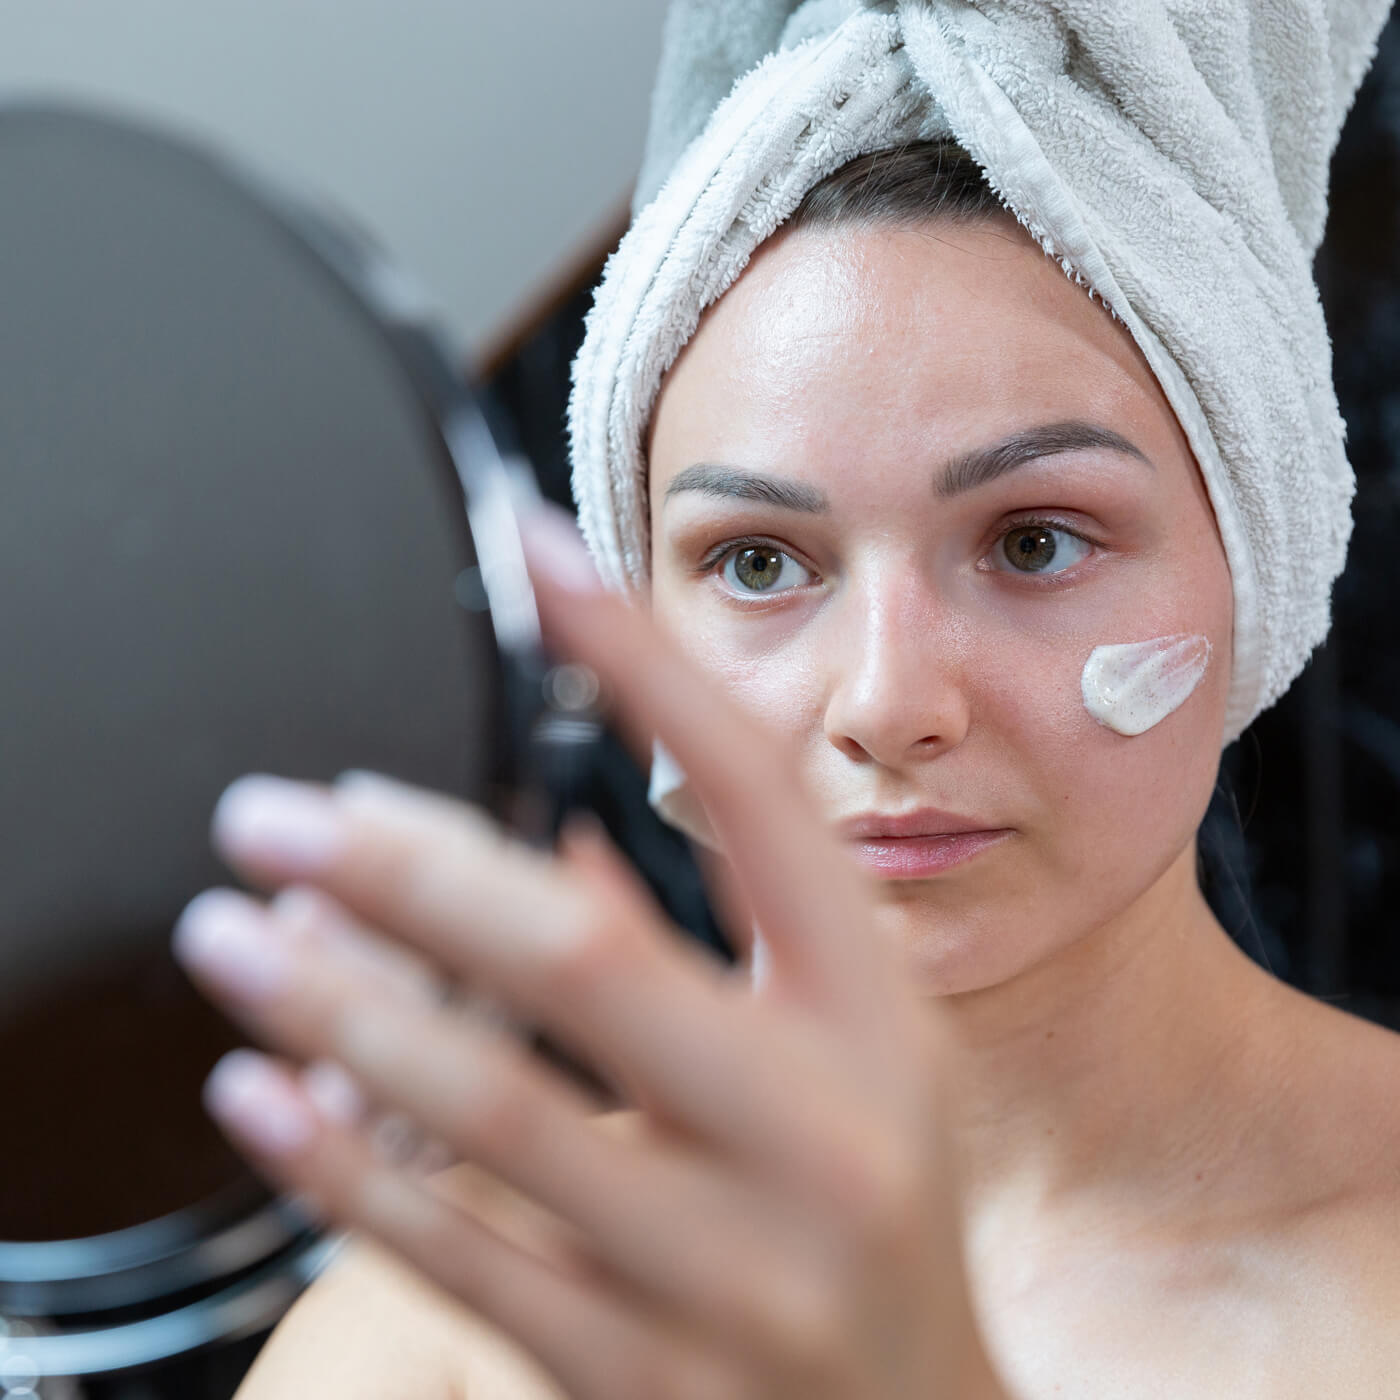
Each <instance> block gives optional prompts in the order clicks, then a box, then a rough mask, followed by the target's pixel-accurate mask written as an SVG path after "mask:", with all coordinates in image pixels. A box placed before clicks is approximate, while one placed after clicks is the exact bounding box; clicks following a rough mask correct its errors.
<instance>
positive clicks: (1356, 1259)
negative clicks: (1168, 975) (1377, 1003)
mask: <svg viewBox="0 0 1400 1400" xmlns="http://www.w3.org/2000/svg"><path fill="white" fill-rule="evenodd" d="M1299 1000H1300V1001H1301V1002H1303V1003H1306V1004H1305V1005H1304V1006H1302V1007H1301V1008H1300V1010H1299V1015H1298V1019H1297V1022H1296V1026H1297V1029H1298V1031H1299V1032H1300V1041H1299V1054H1298V1061H1297V1063H1298V1065H1299V1068H1298V1069H1297V1070H1296V1073H1297V1075H1298V1077H1299V1079H1300V1080H1301V1081H1302V1084H1303V1088H1304V1093H1303V1094H1300V1096H1299V1097H1300V1099H1301V1100H1302V1101H1303V1102H1304V1103H1305V1104H1306V1112H1305V1115H1303V1116H1301V1117H1300V1118H1299V1119H1298V1121H1297V1122H1296V1124H1295V1126H1296V1129H1297V1139H1296V1146H1295V1152H1296V1153H1297V1155H1298V1157H1299V1158H1300V1159H1301V1160H1304V1161H1307V1162H1308V1163H1309V1164H1310V1165H1311V1167H1312V1169H1313V1171H1314V1172H1315V1174H1316V1181H1317V1183H1318V1189H1317V1190H1316V1192H1315V1193H1314V1194H1313V1195H1312V1198H1311V1199H1310V1200H1309V1201H1308V1203H1307V1204H1306V1206H1305V1207H1304V1208H1303V1209H1300V1210H1299V1211H1298V1212H1297V1213H1296V1216H1295V1218H1294V1221H1293V1228H1292V1229H1291V1230H1290V1231H1289V1232H1288V1233H1289V1234H1290V1235H1291V1236H1292V1238H1293V1239H1294V1240H1295V1241H1296V1242H1297V1243H1298V1244H1299V1245H1300V1246H1301V1247H1303V1248H1305V1249H1307V1250H1308V1251H1309V1252H1310V1253H1313V1254H1314V1257H1316V1258H1319V1259H1325V1260H1327V1261H1328V1267H1327V1268H1326V1270H1325V1271H1323V1272H1324V1274H1325V1276H1326V1282H1327V1284H1328V1285H1330V1287H1332V1288H1334V1289H1336V1290H1337V1291H1338V1293H1339V1294H1345V1295H1347V1297H1348V1300H1349V1306H1350V1310H1351V1312H1352V1314H1353V1315H1355V1316H1360V1317H1363V1318H1364V1317H1366V1316H1369V1315H1371V1314H1374V1315H1375V1320H1376V1322H1377V1324H1378V1325H1380V1324H1381V1323H1382V1321H1383V1322H1384V1330H1385V1332H1386V1334H1387V1336H1390V1335H1391V1334H1393V1333H1394V1318H1395V1317H1396V1315H1397V1313H1400V1034H1396V1033H1395V1032H1394V1031H1391V1030H1388V1029H1386V1028H1385V1027H1383V1026H1379V1025H1376V1024H1374V1023H1372V1022H1369V1021H1365V1020H1362V1019H1361V1018H1360V1017H1357V1016H1353V1015H1350V1014H1348V1013H1346V1012H1342V1011H1339V1010H1338V1009H1337V1008H1335V1007H1332V1006H1329V1005H1326V1004H1324V1003H1321V1002H1317V1001H1313V1000H1312V999H1310V998H1299ZM1396 1348H1397V1353H1400V1337H1397V1338H1396ZM1393 1359H1394V1360H1396V1361H1397V1362H1400V1354H1397V1355H1396V1356H1394V1357H1393Z"/></svg>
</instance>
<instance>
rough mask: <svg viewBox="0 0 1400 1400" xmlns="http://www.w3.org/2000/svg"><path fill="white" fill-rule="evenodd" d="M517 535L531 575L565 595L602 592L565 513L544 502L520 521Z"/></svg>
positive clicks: (585, 550) (575, 531)
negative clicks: (547, 581) (542, 578)
mask: <svg viewBox="0 0 1400 1400" xmlns="http://www.w3.org/2000/svg"><path fill="white" fill-rule="evenodd" d="M520 536H521V541H522V543H523V544H524V546H525V558H526V561H527V562H528V564H529V566H530V569H531V572H534V573H540V574H543V575H544V576H545V577H546V578H548V579H549V580H550V581H551V582H552V583H554V584H555V585H556V586H557V587H559V588H562V589H564V590H565V591H566V592H569V593H578V594H590V593H600V592H602V588H603V585H602V581H601V580H600V579H599V578H598V571H597V569H595V568H594V567H593V560H592V559H591V558H590V557H589V554H588V549H587V547H586V546H585V544H584V543H583V537H582V536H581V535H580V534H579V532H578V526H577V525H576V524H575V523H574V519H573V517H572V516H571V515H570V514H569V513H568V511H565V510H560V509H559V507H558V506H556V505H550V504H548V503H545V504H543V505H541V506H539V507H537V508H536V509H535V510H533V511H532V512H531V513H530V514H529V515H526V516H524V517H522V518H521V521H520Z"/></svg>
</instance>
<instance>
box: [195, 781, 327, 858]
mask: <svg viewBox="0 0 1400 1400" xmlns="http://www.w3.org/2000/svg"><path fill="white" fill-rule="evenodd" d="M213 833H214V844H215V845H216V846H217V847H218V849H219V850H220V852H222V853H224V854H226V855H228V856H230V857H232V858H233V859H235V860H252V861H266V862H270V863H272V864H275V865H280V866H285V867H288V868H291V869H295V870H315V869H318V868H320V867H321V866H324V865H326V864H327V863H329V861H330V860H331V859H332V858H333V857H334V856H335V854H336V852H337V851H338V850H339V849H340V847H341V845H342V843H343V842H344V839H345V825H344V822H343V820H342V819H341V816H340V814H339V813H338V812H337V811H336V807H335V803H334V801H333V799H332V798H331V797H330V795H329V794H328V793H323V792H318V791H317V790H316V789H315V788H312V787H309V786H307V784H305V783H294V782H289V781H288V780H287V779H286V778H272V777H268V776H267V775H265V774H262V773H252V774H249V775H248V776H247V777H244V778H239V779H238V780H237V781H236V782H234V783H231V784H230V785H229V786H228V787H227V788H225V790H224V795H223V796H222V797H221V798H220V799H219V802H218V806H216V807H215V808H214V822H213Z"/></svg>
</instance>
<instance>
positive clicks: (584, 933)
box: [215, 774, 822, 1166]
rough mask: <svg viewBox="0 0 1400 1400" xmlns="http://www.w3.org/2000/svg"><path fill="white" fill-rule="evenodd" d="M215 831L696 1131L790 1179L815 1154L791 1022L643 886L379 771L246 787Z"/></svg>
mask: <svg viewBox="0 0 1400 1400" xmlns="http://www.w3.org/2000/svg"><path fill="white" fill-rule="evenodd" d="M308 809H309V810H308ZM312 824H315V825H318V826H319V827H320V828H321V835H320V836H318V837H317V838H316V840H317V841H318V842H319V843H320V844H319V847H318V848H317V850H316V851H315V852H314V853H313V852H312V845H313V842H312V841H311V840H309V839H308V838H307V836H306V835H305V832H306V830H307V829H308V827H309V826H311V825H312ZM215 825H216V839H217V842H218V844H219V848H220V850H221V852H222V853H223V854H224V856H225V858H226V859H227V860H229V861H230V862H231V863H233V864H235V865H238V866H240V867H241V868H243V869H245V870H247V871H248V872H249V873H250V874H251V875H252V876H253V877H254V878H260V879H262V880H264V881H265V882H267V883H273V882H275V881H276V880H277V879H279V878H284V879H290V878H297V879H300V880H311V879H313V878H314V879H315V880H316V881H317V882H318V884H319V885H320V886H321V887H322V888H324V889H326V890H327V891H329V892H330V893H331V894H332V895H333V896H334V898H335V899H336V900H337V901H338V902H340V903H342V904H344V905H346V906H347V907H348V908H350V909H352V910H353V911H354V912H355V913H356V915H357V916H358V917H359V918H361V919H362V920H364V921H365V922H367V923H369V924H371V925H375V926H379V927H384V928H386V929H392V930H393V931H394V934H395V935H396V936H398V937H402V938H404V939H407V940H408V941H409V942H411V943H412V944H414V945H415V946H416V947H417V948H418V949H420V950H421V951H423V952H425V953H427V954H428V955H429V957H430V958H431V959H432V960H433V961H435V962H440V963H441V964H443V965H445V966H447V967H448V968H449V969H450V970H452V971H453V972H454V973H457V974H458V975H460V976H462V977H463V978H464V979H465V980H466V981H468V982H470V983H472V984H474V985H480V986H483V987H485V988H487V989H489V990H490V991H493V992H495V993H498V994H499V996H500V997H501V999H502V1001H504V1002H505V1003H506V1004H507V1006H508V1007H510V1008H511V1009H512V1010H513V1011H514V1012H515V1013H516V1014H517V1015H519V1016H520V1017H521V1019H523V1020H524V1021H526V1022H527V1023H529V1024H532V1025H538V1026H541V1027H543V1028H544V1029H546V1030H548V1031H549V1032H550V1033H551V1034H552V1035H555V1036H556V1037H557V1038H558V1039H559V1041H560V1042H561V1043H562V1044H563V1045H564V1046H566V1047H567V1048H569V1049H571V1050H573V1051H575V1052H577V1053H578V1054H579V1055H580V1056H581V1057H582V1058H583V1059H584V1061H585V1062H586V1063H589V1064H593V1065H596V1066H597V1067H598V1068H599V1070H600V1072H602V1073H603V1074H604V1075H605V1076H606V1077H607V1078H608V1080H609V1081H610V1082H612V1083H615V1084H618V1085H624V1086H626V1087H627V1088H628V1089H629V1090H630V1091H631V1092H633V1093H634V1094H635V1095H636V1096H637V1097H638V1099H639V1101H642V1102H646V1103H647V1104H649V1105H662V1104H664V1105H665V1111H666V1114H667V1116H668V1118H669V1119H670V1120H671V1121H674V1122H676V1123H683V1124H685V1125H687V1127H688V1129H689V1130H690V1131H691V1132H692V1133H694V1134H696V1135H699V1136H701V1137H703V1138H705V1139H707V1140H708V1141H710V1142H712V1143H715V1144H717V1145H722V1146H723V1147H724V1148H725V1149H726V1150H729V1151H736V1150H737V1151H742V1152H743V1153H745V1154H746V1155H748V1156H749V1157H750V1158H752V1159H754V1160H766V1161H768V1162H769V1163H771V1164H774V1165H775V1166H776V1165H777V1164H778V1163H787V1164H790V1163H791V1161H792V1160H793V1158H794V1156H795V1155H799V1154H801V1153H802V1152H804V1151H807V1150H810V1148H811V1145H812V1138H811V1137H810V1135H809V1133H808V1132H807V1131H806V1130H805V1127H804V1123H805V1118H806V1116H807V1115H808V1114H811V1113H814V1112H815V1110H816V1108H817V1107H818V1106H820V1105H821V1103H822V1100H821V1099H820V1098H819V1097H813V1098H810V1099H809V1098H808V1097H807V1096H794V1095H792V1094H791V1092H790V1091H789V1090H788V1089H787V1088H786V1087H785V1086H784V1083H783V1081H782V1079H781V1071H780V1067H781V1066H782V1065H783V1064H784V1063H786V1062H787V1060H788V1058H789V1057H788V1056H787V1053H786V1051H785V1049H784V1044H783V1036H782V1033H781V1030H780V1026H779V1023H778V1022H771V1023H770V1022H768V1021H765V1020H763V1019H761V1018H760V1016H759V1015H758V1014H757V1008H755V1007H754V1006H753V1005H752V1004H751V1002H750V999H749V998H748V997H747V996H746V995H745V993H744V989H743V988H742V986H740V985H738V984H736V982H735V980H734V979H733V978H732V977H731V976H730V975H729V974H728V972H727V970H726V969H725V968H724V967H723V966H722V964H720V963H719V962H718V960H716V959H715V958H714V957H713V956H711V955H709V954H708V953H706V952H704V951H703V950H701V949H700V948H698V947H696V946H695V945H694V944H692V943H691V942H690V941H688V940H682V939H681V938H679V937H678V936H674V935H669V934H667V933H665V932H663V930H664V929H665V928H666V925H665V922H664V919H663V916H662V915H661V914H660V912H659V910H657V908H656V906H655V903H654V901H652V900H651V898H650V894H649V892H647V891H646V890H645V888H644V887H643V886H641V884H640V882H639V881H638V882H631V883H630V884H629V882H627V881H623V880H614V881H611V882H609V883H608V884H607V887H606V888H602V887H599V888H593V889H585V888H583V887H582V886H581V885H580V883H579V881H578V879H572V880H570V879H568V878H565V876H564V875H563V874H561V867H560V865H559V863H558V862H556V861H555V860H553V858H551V857H548V856H545V855H542V854H541V853H539V852H536V851H533V850H530V849H528V848H526V847H524V846H522V845H520V844H519V843H516V842H512V841H509V840H507V839H506V838H505V837H504V836H503V834H502V833H500V832H499V830H497V829H496V828H495V827H494V826H493V825H492V824H491V823H490V822H489V821H487V819H486V818H484V817H483V816H482V815H481V814H480V813H476V812H473V811H471V810H470V809H467V808H464V807H462V806H461V805H460V804H457V803H455V802H451V801H449V800H448V799H445V798H438V797H435V796H432V795H429V794H425V793H421V792H419V791H417V790H414V789H410V788H405V787H403V786H402V785H400V784H396V783H390V782H389V781H388V780H385V779H382V778H371V777H370V776H368V775H363V774H361V775H356V776H355V777H354V779H353V780H350V781H347V782H345V783H344V784H342V785H338V786H337V788H336V789H335V790H332V791H327V790H325V789H315V788H310V787H308V786H305V785H301V784H294V783H288V782H284V781H282V780H278V779H270V778H247V779H242V780H240V782H239V783H237V784H235V785H234V786H233V787H232V788H230V789H229V791H228V792H227V793H226V794H225V796H224V798H223V800H222V801H221V802H220V806H219V812H218V814H217V815H216V823H215ZM328 825H331V826H334V828H335V831H336V833H337V834H336V835H335V837H334V839H330V838H329V837H328V835H327V831H326V828H327V826H328ZM289 828H290V831H289ZM279 833H280V834H279ZM313 871H314V873H313ZM255 980H256V979H255ZM308 1053H309V1052H308ZM788 1068H789V1070H790V1072H791V1073H792V1074H793V1075H794V1076H795V1078H796V1079H797V1080H799V1081H800V1079H801V1078H802V1076H803V1075H804V1074H808V1073H810V1065H809V1064H808V1063H807V1062H806V1061H805V1060H804V1061H803V1062H802V1063H800V1064H797V1063H792V1064H789V1065H788ZM791 1082H794V1080H791V1079H790V1080H789V1081H788V1083H791ZM738 1083H743V1084H746V1085H747V1090H746V1092H745V1093H744V1094H743V1095H740V1096H736V1095H735V1094H734V1092H733V1086H734V1085H735V1084H738Z"/></svg>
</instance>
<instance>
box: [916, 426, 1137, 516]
mask: <svg viewBox="0 0 1400 1400" xmlns="http://www.w3.org/2000/svg"><path fill="white" fill-rule="evenodd" d="M1092 450H1099V451H1106V452H1116V453H1118V454H1119V456H1122V457H1132V458H1135V459H1136V460H1137V461H1139V462H1142V463H1143V464H1144V465H1145V466H1147V467H1148V468H1150V469H1152V470H1154V471H1155V470H1156V468H1154V467H1153V466H1152V463H1151V461H1149V460H1148V458H1147V455H1146V454H1145V453H1144V452H1143V451H1142V449H1141V448H1139V447H1138V446H1137V445H1136V444H1135V443H1132V442H1129V441H1128V439H1127V438H1125V437H1124V436H1123V435H1122V434H1121V433H1115V432H1114V431H1113V430H1112V429H1111V428H1100V427H1099V426H1098V425H1097V424H1094V423H1084V422H1080V421H1079V420H1078V419H1070V420H1068V421H1066V422H1063V423H1044V424H1042V425H1041V426H1040V427H1037V428H1027V429H1026V430H1025V431H1024V432H1020V433H1013V434H1012V435H1011V436H1010V437H1008V438H1003V439H1002V440H1001V441H1000V442H998V443H995V444H994V445H993V446H991V447H978V448H974V449H973V450H972V451H971V452H964V453H963V454H962V455H961V456H958V457H954V458H953V460H952V461H950V462H948V463H946V464H945V465H944V467H943V469H942V470H941V471H940V472H939V473H938V477H937V480H936V481H935V482H934V487H933V489H934V492H935V494H936V495H938V496H940V497H942V498H943V499H945V500H946V499H947V498H948V497H949V496H960V495H961V494H962V493H963V492H964V491H972V490H974V489H975V488H976V487H978V486H985V485H986V484H987V483H988V482H990V481H995V480H996V479H997V478H998V477H999V476H1005V475H1006V473H1007V472H1013V471H1015V470H1016V468H1017V467H1024V466H1025V465H1026V464H1027V463H1028V462H1035V461H1038V460H1039V459H1040V458H1042V457H1058V456H1059V455H1060V454H1061V453H1064V452H1084V451H1092Z"/></svg>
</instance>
